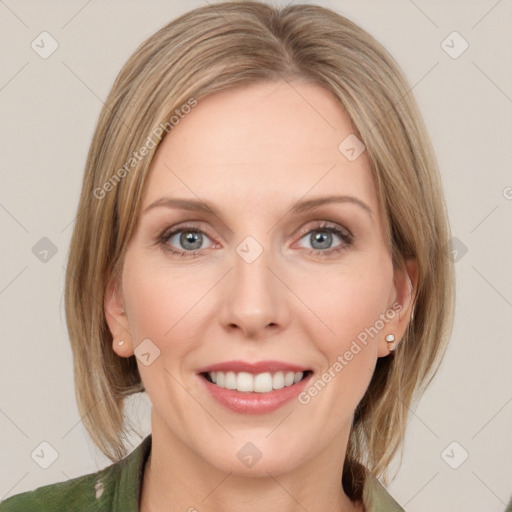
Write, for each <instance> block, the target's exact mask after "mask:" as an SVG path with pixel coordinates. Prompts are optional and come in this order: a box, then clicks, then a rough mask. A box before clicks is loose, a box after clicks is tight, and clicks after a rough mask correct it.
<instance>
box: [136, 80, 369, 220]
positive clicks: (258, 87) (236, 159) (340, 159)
mask: <svg viewBox="0 0 512 512" xmlns="http://www.w3.org/2000/svg"><path fill="white" fill-rule="evenodd" d="M353 132H354V128H353V126H352V125H351V122H350V119H349V117H348V116H347V114H346V113H345V111H344V109H343V108H342V107H341V105H340V104H339V103H338V102H337V100H336V98H335V97H334V96H333V95H332V94H331V93H330V92H329V91H327V90H326V89H324V88H323V87H321V86H319V85H317V84H311V83H304V82H290V83H288V82H286V81H283V80H280V81H277V82H265V83H259V84H251V85H249V86H243V87H239V88H236V89H230V90H227V91H223V92H221V93H216V94H213V95H211V96H208V97H206V98H204V99H202V100H200V101H199V103H198V105H197V106H196V107H195V108H194V109H193V110H192V111H191V112H190V113H189V114H188V115H187V116H185V117H184V118H183V119H182V120H181V121H180V122H179V124H177V125H176V126H174V128H173V130H172V131H171V132H170V133H169V134H168V135H167V136H166V137H165V139H164V140H163V141H162V143H161V144H160V146H159V148H158V150H157V152H156V154H155V156H154V158H153V161H152V162H151V166H150V173H149V177H148V182H147V183H146V190H145V195H144V201H143V207H145V206H147V205H148V204H150V203H152V202H153V201H155V200H157V199H159V198H160V197H161V196H162V195H170V196H178V197H190V198H196V199H197V198H198V197H199V198H204V199H207V200H211V201H213V202H215V203H216V204H223V203H226V202H233V203H236V202H238V203H241V204H244V206H245V208H246V209H251V208H254V209H255V210H257V209H258V205H259V209H260V210H261V204H262V203H276V202H278V203H284V204H288V203H291V202H293V201H296V200H299V199H300V198H302V197H306V198H307V196H308V195H311V196H318V195H322V194H333V193H344V194H351V195H356V196H358V197H359V198H360V199H362V200H364V201H365V202H367V203H369V204H370V205H372V209H373V210H374V211H375V210H376V196H375V191H374V184H373V179H372V174H371V171H370V166H369V163H368V160H367V158H366V155H365V153H364V152H363V153H362V154H361V155H360V156H359V157H358V158H357V159H355V160H353V161H351V160H349V159H347V157H346V156H345V154H344V153H343V152H342V151H340V148H339V146H340V143H341V142H342V141H343V140H345V139H346V138H347V137H348V136H351V135H352V136H353ZM349 140H350V139H349ZM226 206H227V205H226Z"/></svg>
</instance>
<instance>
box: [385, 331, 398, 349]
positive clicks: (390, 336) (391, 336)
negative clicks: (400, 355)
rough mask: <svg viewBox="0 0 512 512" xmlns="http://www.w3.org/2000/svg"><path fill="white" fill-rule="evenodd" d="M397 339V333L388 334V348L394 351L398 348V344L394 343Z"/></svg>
mask: <svg viewBox="0 0 512 512" xmlns="http://www.w3.org/2000/svg"><path fill="white" fill-rule="evenodd" d="M394 341H395V335H394V334H388V335H387V336H386V342H387V344H388V349H389V350H390V351H391V352H392V351H393V350H395V348H396V344H395V343H394Z"/></svg>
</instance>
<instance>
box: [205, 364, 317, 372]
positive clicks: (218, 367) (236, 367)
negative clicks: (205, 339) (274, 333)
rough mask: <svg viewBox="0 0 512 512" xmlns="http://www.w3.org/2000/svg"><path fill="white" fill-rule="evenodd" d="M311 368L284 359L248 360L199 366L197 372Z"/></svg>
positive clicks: (298, 369) (297, 370)
mask: <svg viewBox="0 0 512 512" xmlns="http://www.w3.org/2000/svg"><path fill="white" fill-rule="evenodd" d="M308 370H309V368H306V367H304V366H300V365H297V364H291V363H284V362H282V361H258V362H255V363H249V362H246V361H225V362H223V363H216V364H211V365H208V366H205V367H203V368H199V369H198V370H197V373H208V372H235V373H239V372H247V373H252V374H254V375H256V374H258V373H266V372H269V373H275V372H281V371H283V372H306V371H308Z"/></svg>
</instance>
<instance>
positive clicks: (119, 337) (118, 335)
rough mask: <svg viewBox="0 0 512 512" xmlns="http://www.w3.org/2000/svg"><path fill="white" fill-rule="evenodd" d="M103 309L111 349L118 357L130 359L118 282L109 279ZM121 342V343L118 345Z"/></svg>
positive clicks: (132, 351) (129, 345) (131, 353)
mask: <svg viewBox="0 0 512 512" xmlns="http://www.w3.org/2000/svg"><path fill="white" fill-rule="evenodd" d="M103 309H104V311H105V319H106V321H107V324H108V327H109V329H110V333H111V334H112V348H113V349H114V352H115V353H116V354H117V355H118V356H120V357H130V356H132V355H133V353H134V349H133V342H132V338H131V336H130V330H129V328H128V318H127V316H126V312H125V310H124V304H123V297H122V292H121V290H120V289H119V286H118V282H117V281H116V280H114V279H112V278H111V279H109V282H108V284H107V288H106V290H105V297H104V300H103ZM120 342H122V343H120Z"/></svg>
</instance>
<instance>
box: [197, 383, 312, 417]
mask: <svg viewBox="0 0 512 512" xmlns="http://www.w3.org/2000/svg"><path fill="white" fill-rule="evenodd" d="M312 375H313V374H311V373H310V374H309V375H307V376H306V377H305V378H304V379H302V380H301V381H300V382H297V384H293V385H291V386H287V387H285V388H281V389H275V390H274V391H270V392H268V393H256V392H252V393H249V392H247V393H246V392H242V391H237V390H236V389H225V388H220V387H219V386H216V385H215V384H212V383H211V382H210V381H208V380H206V379H205V378H204V377H203V376H201V375H199V378H200V379H201V380H202V381H203V383H204V385H205V386H206V389H207V390H208V391H209V393H210V394H211V395H212V397H213V398H215V400H217V402H219V403H220V404H221V405H223V406H224V407H227V408H228V409H231V410H232V411H234V412H237V413H240V414H265V413H269V412H273V411H276V410H277V409H279V408H280V407H282V406H283V405H285V404H286V403H288V402H290V401H291V400H293V399H294V398H296V397H297V395H298V394H299V393H300V392H301V391H303V389H304V388H305V387H306V384H307V383H308V382H309V380H310V378H311V376H312Z"/></svg>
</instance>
